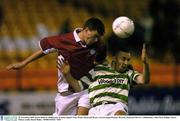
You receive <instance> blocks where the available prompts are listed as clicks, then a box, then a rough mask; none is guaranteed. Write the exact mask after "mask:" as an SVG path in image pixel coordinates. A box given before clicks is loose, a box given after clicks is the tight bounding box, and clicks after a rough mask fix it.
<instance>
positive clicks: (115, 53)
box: [114, 45, 130, 55]
mask: <svg viewBox="0 0 180 121" xmlns="http://www.w3.org/2000/svg"><path fill="white" fill-rule="evenodd" d="M120 51H122V52H126V53H130V49H129V48H127V47H123V46H122V45H119V46H118V48H117V50H116V51H115V52H114V55H117V54H118V53H119V52H120Z"/></svg>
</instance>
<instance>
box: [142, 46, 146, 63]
mask: <svg viewBox="0 0 180 121" xmlns="http://www.w3.org/2000/svg"><path fill="white" fill-rule="evenodd" d="M141 60H142V62H143V63H147V62H146V61H147V59H146V44H145V43H143V48H142V53H141Z"/></svg>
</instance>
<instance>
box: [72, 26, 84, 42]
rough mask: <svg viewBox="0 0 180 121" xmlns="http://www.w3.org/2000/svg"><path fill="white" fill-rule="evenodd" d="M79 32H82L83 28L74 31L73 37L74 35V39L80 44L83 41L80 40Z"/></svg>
mask: <svg viewBox="0 0 180 121" xmlns="http://www.w3.org/2000/svg"><path fill="white" fill-rule="evenodd" d="M79 31H82V28H76V29H75V30H74V31H73V35H74V38H75V40H76V42H80V41H81V39H80V38H79V36H78V34H77V32H79Z"/></svg>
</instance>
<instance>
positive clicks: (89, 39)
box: [85, 29, 100, 45]
mask: <svg viewBox="0 0 180 121" xmlns="http://www.w3.org/2000/svg"><path fill="white" fill-rule="evenodd" d="M99 38H100V35H99V34H98V32H97V30H89V29H86V38H85V42H86V44H87V45H92V44H94V43H96V42H98V41H99Z"/></svg>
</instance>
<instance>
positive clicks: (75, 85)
mask: <svg viewBox="0 0 180 121" xmlns="http://www.w3.org/2000/svg"><path fill="white" fill-rule="evenodd" d="M65 78H66V81H67V82H68V83H69V85H70V86H71V88H72V89H73V90H74V91H75V92H80V91H81V88H80V86H79V83H78V81H77V80H76V79H74V78H73V77H72V75H71V74H70V73H68V74H65Z"/></svg>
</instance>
